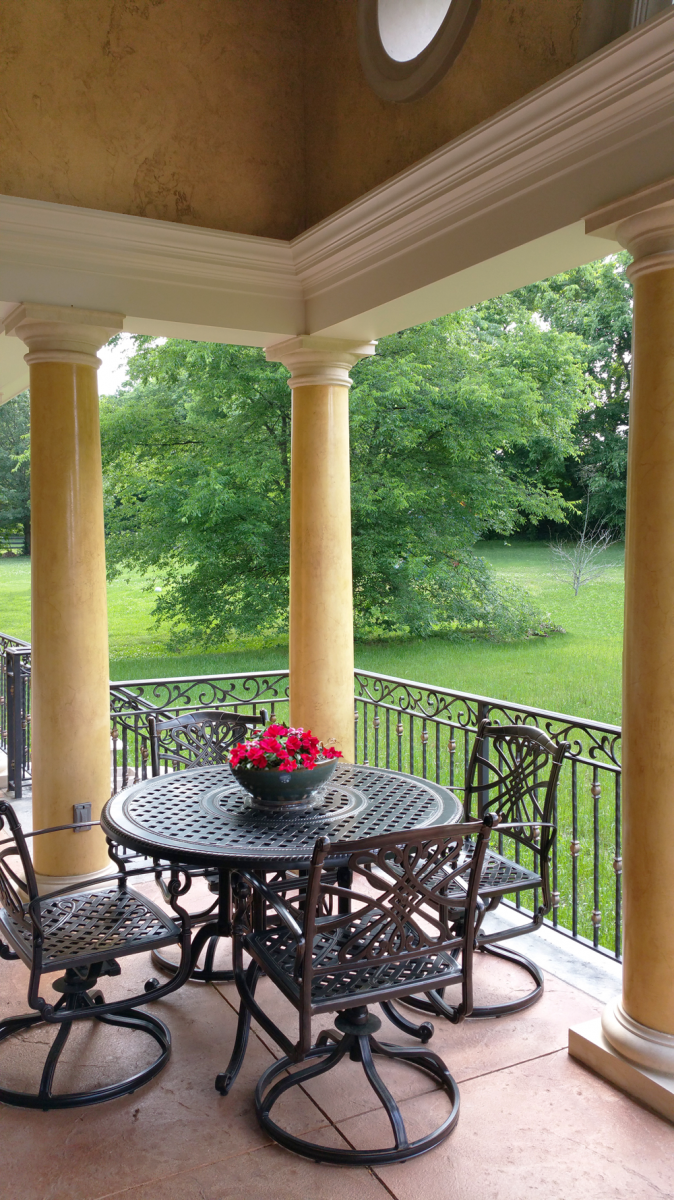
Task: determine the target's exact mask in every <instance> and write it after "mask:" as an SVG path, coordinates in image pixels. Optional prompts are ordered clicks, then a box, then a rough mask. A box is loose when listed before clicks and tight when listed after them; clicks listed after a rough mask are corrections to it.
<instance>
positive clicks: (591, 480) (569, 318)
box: [516, 251, 632, 536]
mask: <svg viewBox="0 0 674 1200" xmlns="http://www.w3.org/2000/svg"><path fill="white" fill-rule="evenodd" d="M629 262H631V259H630V256H629V254H627V252H626V251H623V252H622V253H621V254H617V255H615V256H611V257H610V258H608V259H604V260H603V261H602V262H595V263H589V264H588V265H587V266H584V267H576V268H575V269H574V270H572V271H565V272H563V273H562V274H561V275H555V276H553V278H551V279H546V280H545V281H544V282H543V283H538V284H532V285H531V286H530V287H528V288H524V289H522V291H521V292H519V293H516V295H517V296H518V298H519V299H520V300H521V301H522V302H523V303H524V304H526V305H527V307H528V308H530V309H531V310H532V311H535V312H538V313H540V315H541V317H542V318H543V319H544V320H545V321H546V322H549V324H550V326H551V327H552V328H553V329H556V330H558V331H560V332H563V333H574V334H576V335H577V336H578V337H579V338H580V339H581V340H582V342H583V343H584V345H585V347H586V364H585V370H586V374H587V378H588V381H589V383H590V387H591V391H592V401H591V403H590V404H589V406H587V407H586V408H583V409H581V411H580V412H579V415H578V421H577V424H576V427H575V430H574V443H575V451H574V454H573V455H571V456H569V458H568V459H567V460H566V461H565V462H564V464H563V466H562V470H561V473H559V474H557V473H556V472H557V471H558V469H559V464H558V463H557V464H554V466H553V470H552V472H550V470H549V467H548V465H547V464H546V463H545V457H544V455H541V454H540V453H539V448H538V446H537V445H536V443H535V442H532V443H530V445H529V446H528V447H527V448H526V450H525V451H524V456H525V457H526V458H527V459H528V461H529V462H530V463H534V464H535V465H536V466H537V467H538V469H539V470H543V471H545V472H546V477H547V478H548V479H549V480H550V482H551V483H556V484H557V486H558V487H559V489H560V491H561V492H562V494H563V495H564V496H565V497H566V498H567V499H570V500H581V498H584V497H586V498H587V500H588V501H589V512H590V520H591V521H592V522H594V523H600V524H602V525H605V526H607V527H608V528H610V529H611V530H613V531H614V532H615V533H616V534H617V535H618V536H624V531H625V505H626V490H627V432H628V425H629V397H630V366H631V360H632V288H631V285H630V282H629V280H628V278H627V275H626V273H625V269H626V267H627V265H628V263H629ZM521 465H522V467H523V468H524V465H525V464H524V463H523V462H521Z"/></svg>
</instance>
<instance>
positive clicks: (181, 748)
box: [148, 708, 268, 775]
mask: <svg viewBox="0 0 674 1200" xmlns="http://www.w3.org/2000/svg"><path fill="white" fill-rule="evenodd" d="M267 721H268V714H267V711H266V709H264V708H263V709H261V711H260V716H259V717H258V716H249V715H248V713H233V712H219V711H218V710H214V711H204V712H188V713H182V715H181V716H179V717H174V718H173V719H172V720H170V721H158V720H157V718H156V717H155V716H150V717H148V728H149V732H150V759H151V762H152V774H153V775H159V773H160V771H161V764H162V762H163V763H164V766H165V768H166V769H170V770H173V771H178V770H180V768H181V767H187V768H190V767H208V766H211V765H213V764H215V763H223V762H227V757H228V753H229V751H230V750H231V748H232V746H234V745H235V744H236V743H237V742H240V741H242V740H243V738H245V736H246V734H247V733H248V732H249V731H250V729H251V727H253V726H255V725H266V724H267Z"/></svg>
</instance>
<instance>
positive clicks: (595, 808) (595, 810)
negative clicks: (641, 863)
mask: <svg viewBox="0 0 674 1200" xmlns="http://www.w3.org/2000/svg"><path fill="white" fill-rule="evenodd" d="M590 791H591V793H592V800H593V805H592V899H593V904H594V907H593V909H592V941H593V943H594V946H595V949H596V947H597V946H598V945H599V927H600V925H601V899H600V895H599V855H600V847H599V797H600V796H601V784H600V782H599V768H598V767H593V769H592V787H591V788H590Z"/></svg>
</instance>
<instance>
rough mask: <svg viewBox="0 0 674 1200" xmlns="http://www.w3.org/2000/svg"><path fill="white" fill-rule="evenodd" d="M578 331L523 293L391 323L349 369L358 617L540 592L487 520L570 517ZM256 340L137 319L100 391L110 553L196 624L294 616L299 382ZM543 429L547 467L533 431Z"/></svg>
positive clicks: (430, 612)
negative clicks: (482, 550) (155, 334)
mask: <svg viewBox="0 0 674 1200" xmlns="http://www.w3.org/2000/svg"><path fill="white" fill-rule="evenodd" d="M586 362H587V354H586V347H585V343H584V341H583V338H582V337H581V336H579V334H578V333H577V332H576V331H574V330H562V329H558V328H556V327H550V328H548V327H546V325H545V323H544V322H541V320H540V319H538V318H537V317H536V316H535V315H534V314H533V313H532V311H531V306H530V304H529V302H528V298H527V297H526V296H523V295H522V296H516V295H511V296H505V297H502V298H501V299H499V300H495V301H490V302H488V303H486V304H482V305H478V306H477V307H476V308H474V309H470V310H466V311H464V312H461V313H456V314H453V315H451V316H449V317H446V318H442V319H439V320H436V321H432V322H430V323H428V324H426V325H422V326H418V327H415V328H413V329H409V330H405V331H403V332H402V333H399V334H395V335H392V336H390V337H387V338H383V339H382V340H381V341H380V343H379V345H378V348H377V353H376V355H375V356H374V357H372V358H370V359H367V360H364V361H363V362H361V363H359V364H358V366H357V367H356V368H355V369H354V371H353V381H354V385H353V387H352V389H351V400H350V412H351V447H352V535H353V563H354V605H355V614H356V627H357V629H358V630H359V631H360V632H361V633H370V632H372V633H374V632H382V631H403V630H404V631H409V632H413V633H428V632H430V631H431V630H432V629H440V628H442V629H445V630H447V631H450V632H451V631H452V630H454V629H457V628H459V627H461V628H466V627H477V626H476V623H478V625H479V627H480V628H482V629H483V630H484V631H485V632H489V631H490V630H491V631H494V630H496V629H498V630H499V631H500V633H501V634H503V633H504V631H505V632H506V633H507V632H512V633H522V632H524V631H525V630H526V628H527V627H531V625H532V623H535V620H536V618H535V614H533V612H532V610H531V607H530V606H527V605H526V603H523V602H522V600H521V598H518V597H517V596H515V594H514V593H513V592H512V591H509V590H508V589H507V588H504V587H501V588H499V587H498V586H497V585H496V583H495V581H494V580H493V578H491V577H490V576H489V573H488V572H487V569H486V567H485V565H484V563H483V562H482V561H481V560H479V559H476V558H475V556H474V555H473V554H472V553H471V547H473V546H474V543H475V541H476V539H477V538H479V537H480V536H481V535H483V534H485V533H486V532H488V531H495V532H497V533H499V534H502V535H504V536H507V535H509V534H511V533H512V532H513V531H514V530H515V529H517V528H518V526H520V525H521V524H522V523H523V522H524V521H534V522H535V521H540V520H542V519H544V518H545V519H548V520H550V521H563V520H564V519H565V515H566V513H567V511H568V500H567V499H566V498H565V497H564V495H563V493H562V489H561V488H560V486H559V485H558V482H557V481H555V480H554V479H553V480H552V482H551V477H552V475H554V474H555V472H556V476H557V479H559V478H561V477H562V476H563V474H564V464H565V463H566V462H568V461H569V460H570V459H571V458H573V456H574V454H575V453H576V449H575V444H574V439H573V428H574V425H575V423H576V421H577V420H578V418H579V414H580V413H582V411H583V409H584V408H585V407H586V406H587V404H588V403H589V402H590V401H591V399H592V397H591V394H590V392H589V390H588V380H587V375H586ZM287 377H288V373H287V371H286V370H285V368H284V367H282V366H281V365H279V364H275V363H267V362H266V361H265V358H264V355H263V353H262V351H259V350H256V349H251V348H248V347H237V346H225V345H218V344H215V345H214V344H204V343H192V342H178V341H169V342H165V343H164V344H162V345H157V344H156V343H154V342H152V341H151V340H150V339H140V338H139V339H138V346H137V353H136V354H135V356H134V357H133V358H132V359H131V361H130V381H129V384H128V386H126V387H125V388H124V389H122V391H121V392H120V393H118V395H117V396H115V397H111V398H107V399H106V400H105V401H104V403H103V404H102V407H101V424H102V445H103V456H104V470H105V477H106V495H107V527H108V561H109V564H110V569H111V571H112V572H113V573H114V572H116V571H119V570H121V569H124V568H127V567H130V566H134V567H139V568H141V569H143V570H146V571H148V572H151V573H152V574H153V576H154V577H155V578H156V579H158V580H159V581H160V583H161V585H162V591H161V593H159V595H158V600H157V605H156V611H157V615H158V616H159V617H160V618H161V619H166V620H169V621H170V622H171V623H173V624H174V625H175V626H176V627H182V628H183V629H185V630H187V631H188V632H189V633H190V634H191V635H193V636H195V637H198V638H200V639H202V640H209V641H213V640H216V639H222V638H226V637H229V636H231V635H232V634H233V633H250V632H253V631H256V630H266V631H271V630H280V629H282V628H284V627H285V623H286V620H287V602H288V558H289V545H288V534H289V501H290V403H291V400H290V390H289V389H288V387H287V382H286V381H287ZM532 443H535V444H536V446H537V447H538V461H539V462H542V461H545V462H546V463H548V464H551V465H552V466H553V467H554V470H549V471H548V473H547V475H546V472H545V471H544V470H541V469H536V467H535V465H533V464H532V460H531V458H527V448H528V447H530V446H531V445H532Z"/></svg>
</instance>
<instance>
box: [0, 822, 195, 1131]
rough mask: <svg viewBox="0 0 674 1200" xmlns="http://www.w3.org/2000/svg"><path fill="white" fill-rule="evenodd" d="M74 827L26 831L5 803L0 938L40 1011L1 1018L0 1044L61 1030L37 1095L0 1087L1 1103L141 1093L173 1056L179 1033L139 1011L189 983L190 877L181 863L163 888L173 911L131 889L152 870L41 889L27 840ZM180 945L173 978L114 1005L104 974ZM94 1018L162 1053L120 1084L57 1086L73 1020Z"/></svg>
mask: <svg viewBox="0 0 674 1200" xmlns="http://www.w3.org/2000/svg"><path fill="white" fill-rule="evenodd" d="M90 824H91V825H95V824H98V822H91V823H90ZM74 828H77V829H78V830H81V829H82V826H81V825H78V826H76V827H75V826H72V825H58V826H54V827H53V828H52V829H40V830H36V831H35V832H33V833H29V834H24V833H23V832H22V829H21V826H20V824H19V821H18V818H17V816H16V813H15V812H14V809H13V808H12V806H11V804H8V803H7V802H6V801H0V831H4V836H1V837H0V937H1V938H2V939H4V940H0V958H3V959H21V960H22V961H23V962H24V963H25V964H26V966H27V967H28V968H29V971H30V978H29V984H28V1004H29V1007H30V1008H31V1009H33V1011H32V1012H30V1013H26V1014H24V1015H22V1016H18V1017H7V1018H5V1019H4V1020H2V1021H0V1043H2V1042H4V1041H6V1040H7V1039H9V1038H11V1037H13V1036H15V1035H18V1034H21V1033H22V1032H23V1031H24V1030H29V1029H30V1030H33V1029H36V1028H37V1027H38V1026H45V1027H47V1028H49V1027H50V1026H51V1027H53V1028H54V1029H55V1031H56V1036H55V1038H54V1040H53V1041H52V1044H51V1046H50V1048H49V1051H48V1053H47V1056H46V1060H45V1063H44V1068H43V1070H42V1076H41V1079H40V1084H39V1087H38V1090H37V1092H20V1091H16V1090H13V1089H10V1088H6V1087H2V1086H0V1101H1V1102H2V1103H4V1104H12V1105H16V1106H18V1107H22V1108H42V1109H50V1108H75V1107H78V1106H80V1105H87V1104H98V1103H100V1102H102V1101H104V1100H112V1099H115V1098H116V1097H118V1096H126V1095H128V1094H129V1093H130V1092H135V1091H136V1089H137V1088H139V1087H142V1086H143V1084H145V1083H148V1082H149V1081H150V1080H151V1079H153V1078H154V1077H155V1075H157V1074H158V1073H159V1072H160V1071H161V1070H162V1068H163V1067H164V1066H165V1065H166V1063H167V1062H168V1059H169V1056H170V1053H171V1034H170V1031H169V1029H168V1028H167V1026H166V1025H165V1024H164V1022H163V1021H160V1020H159V1019H158V1018H157V1017H154V1016H151V1015H150V1014H149V1013H146V1012H140V1011H138V1006H139V1005H141V1004H146V1003H148V1001H149V1000H150V999H152V1000H158V999H160V998H162V997H163V996H166V995H168V993H169V992H174V991H175V990H176V989H177V988H179V987H181V986H182V984H183V983H184V982H185V980H186V979H187V978H188V977H189V973H190V968H191V959H192V949H191V946H190V919H189V914H188V913H186V912H185V911H184V910H183V909H182V908H181V907H180V905H179V904H178V900H177V897H178V896H179V895H182V894H183V892H184V891H186V890H187V888H188V887H189V881H184V880H183V881H181V879H180V870H179V868H173V871H172V877H171V880H170V882H169V884H168V886H167V885H164V892H165V897H166V898H167V899H168V900H169V902H170V904H171V906H172V908H173V914H172V915H171V916H169V915H168V914H167V913H166V912H164V911H162V909H161V908H159V907H158V906H156V905H155V904H153V903H152V901H150V900H148V899H146V897H145V896H143V895H141V894H140V893H139V892H137V891H134V890H132V889H131V888H130V887H129V886H128V879H129V876H132V875H140V874H143V875H145V876H146V877H147V875H148V872H147V870H146V869H143V868H139V869H138V870H136V871H129V872H127V871H126V870H124V869H122V870H120V871H117V872H116V873H115V874H114V875H113V874H111V875H110V876H108V877H106V878H102V879H97V880H96V881H95V883H92V884H90V885H89V886H88V887H86V888H84V889H81V890H79V891H77V892H73V891H71V890H68V889H67V888H62V889H60V890H58V891H54V892H50V893H48V894H46V895H42V896H40V895H39V893H38V888H37V883H36V880H35V873H34V871H33V864H32V861H31V856H30V853H29V850H28V844H27V839H29V838H35V837H39V836H42V835H43V834H46V833H49V834H56V833H58V832H60V831H61V830H72V829H74ZM208 932H209V931H208V928H207V927H204V929H203V930H200V931H199V933H198V934H197V936H196V937H195V939H194V947H195V953H196V954H198V953H199V951H200V947H201V945H203V942H204V940H205V938H206V937H207V936H208ZM172 943H178V944H179V945H180V950H181V957H180V964H179V967H178V969H177V971H176V974H175V975H174V976H173V978H172V979H171V980H170V982H168V983H166V984H164V985H163V986H160V985H159V983H158V981H157V980H156V979H150V980H148V981H147V982H146V984H145V990H144V992H143V994H142V995H136V996H131V997H124V998H123V999H121V1000H115V1001H112V1002H108V1003H106V1002H105V1000H104V997H103V995H102V993H101V992H100V991H98V990H97V984H98V982H99V980H100V978H101V977H102V976H116V975H119V974H120V973H121V969H120V966H119V963H118V961H117V960H118V959H120V958H122V957H126V956H128V955H130V954H141V953H143V952H144V951H147V950H150V949H152V948H153V947H155V946H167V945H170V944H172ZM54 971H62V972H63V974H62V975H60V976H59V978H58V979H56V980H55V981H54V982H53V983H52V988H53V989H54V991H55V992H56V993H57V994H58V995H59V997H60V998H59V999H58V1000H57V1001H56V1003H49V1002H48V1001H47V1000H45V999H44V997H42V996H41V995H40V984H41V980H42V976H43V975H44V974H48V973H52V972H54ZM87 1019H88V1020H92V1019H93V1020H96V1021H100V1022H102V1023H103V1024H106V1025H114V1026H117V1027H118V1028H119V1029H121V1030H128V1031H129V1032H132V1033H136V1032H141V1033H145V1034H147V1035H149V1037H151V1038H153V1039H154V1041H155V1042H156V1043H157V1044H158V1046H159V1050H160V1053H159V1056H158V1057H157V1058H156V1059H155V1061H154V1062H153V1063H152V1064H151V1066H149V1067H146V1068H145V1069H144V1070H141V1071H139V1072H137V1073H136V1074H134V1075H132V1076H131V1077H130V1078H127V1079H124V1080H122V1081H121V1082H118V1083H113V1084H110V1085H108V1086H106V1087H99V1088H91V1089H89V1090H88V1091H82V1092H65V1093H63V1092H54V1091H53V1083H54V1074H55V1071H56V1068H57V1065H58V1062H59V1058H60V1056H61V1054H62V1051H63V1049H64V1047H65V1044H66V1042H67V1040H68V1036H69V1034H70V1032H71V1030H72V1027H73V1023H74V1022H75V1021H80V1020H87Z"/></svg>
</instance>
